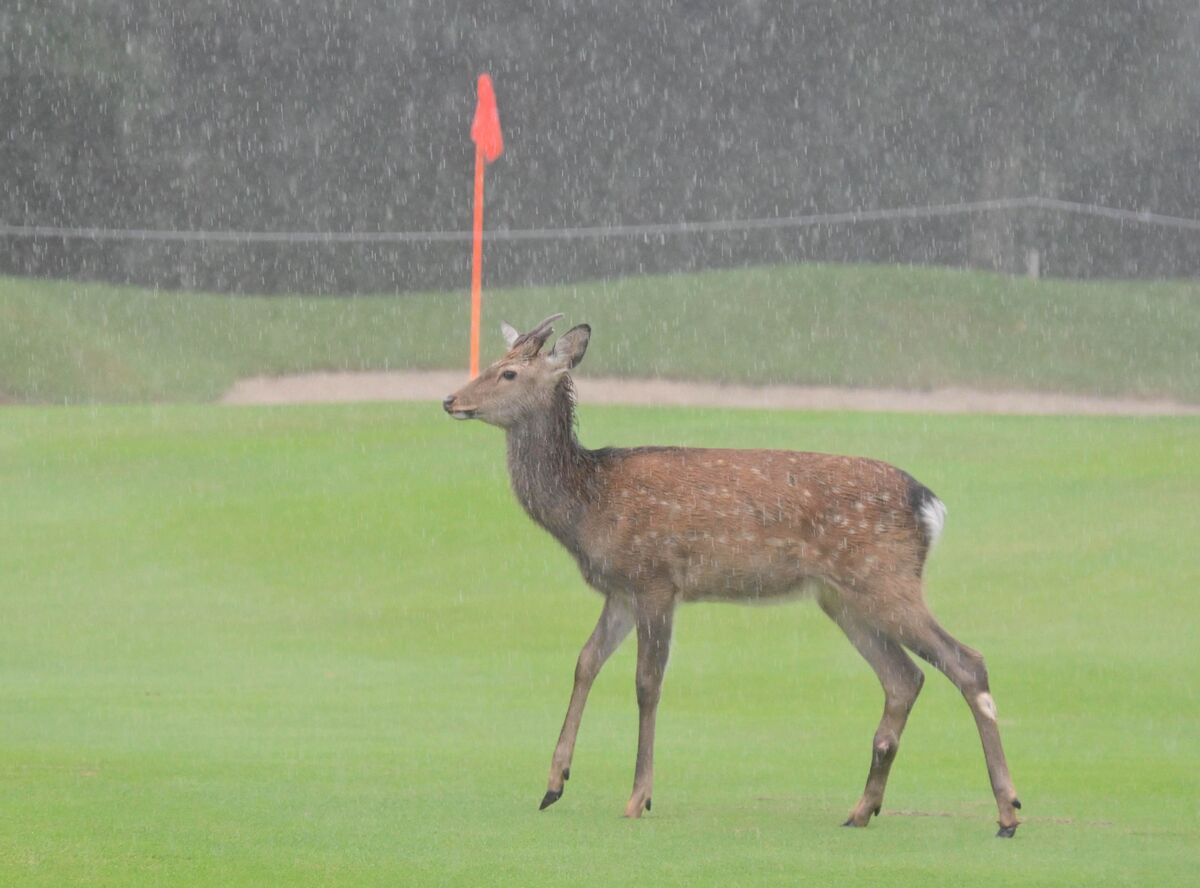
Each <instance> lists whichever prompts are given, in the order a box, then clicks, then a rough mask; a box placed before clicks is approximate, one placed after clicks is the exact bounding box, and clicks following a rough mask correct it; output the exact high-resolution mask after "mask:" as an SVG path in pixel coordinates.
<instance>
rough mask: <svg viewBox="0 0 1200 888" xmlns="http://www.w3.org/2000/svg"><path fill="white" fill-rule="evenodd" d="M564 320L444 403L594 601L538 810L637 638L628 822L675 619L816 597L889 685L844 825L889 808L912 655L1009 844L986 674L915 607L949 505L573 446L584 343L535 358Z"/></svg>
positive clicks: (726, 465)
mask: <svg viewBox="0 0 1200 888" xmlns="http://www.w3.org/2000/svg"><path fill="white" fill-rule="evenodd" d="M560 317H562V315H554V316H552V317H549V318H547V319H546V320H544V321H542V322H541V323H540V324H538V325H537V326H536V327H534V328H533V329H532V330H530V331H529V332H527V333H523V334H521V333H518V332H517V331H516V330H515V329H513V328H512V327H511V326H510V325H508V324H503V325H502V328H501V329H502V331H503V333H504V336H505V339H506V341H507V342H508V352H507V353H506V354H505V355H504V357H502V358H501V359H500V360H498V361H496V363H494V364H492V365H491V366H490V367H488V368H487V369H486V370H484V371H483V372H482V373H481V374H480V375H479V376H478V377H476V378H475V379H473V380H471V381H470V382H468V383H467V384H466V385H465V386H463V387H462V388H461V389H459V390H458V391H457V392H455V393H454V394H452V395H450V396H449V397H447V398H446V399H445V400H444V402H443V407H444V408H445V410H446V412H447V413H449V414H450V415H451V416H453V417H454V418H455V419H481V420H483V421H484V422H487V423H490V424H492V425H496V426H499V427H501V428H503V429H504V430H505V432H506V434H507V438H508V470H509V474H510V476H511V479H512V487H513V491H514V492H515V493H516V496H517V499H518V500H519V501H520V502H521V505H522V506H524V507H525V510H526V512H528V513H529V515H530V517H532V518H533V520H534V521H535V522H537V523H538V524H540V525H541V526H542V527H544V528H545V529H546V530H547V531H549V532H550V533H551V534H552V535H553V536H554V537H555V538H556V539H557V540H558V541H559V542H560V543H562V544H563V545H564V546H565V547H566V548H567V550H568V551H569V552H570V553H571V555H573V556H574V558H575V560H576V562H578V565H579V569H580V571H581V572H582V573H583V577H584V579H585V580H586V581H587V583H588V584H589V585H590V586H592V588H594V589H595V590H597V591H598V592H599V593H600V594H601V595H603V596H604V606H603V608H602V610H601V612H600V619H599V621H598V622H597V624H596V628H595V629H594V630H593V631H592V634H591V637H590V638H588V640H587V643H586V644H584V646H583V649H582V650H581V651H580V653H579V660H578V662H577V664H576V666H575V686H574V689H573V690H572V692H571V699H570V703H569V704H568V706H567V714H566V719H565V720H564V722H563V726H562V732H561V733H560V735H559V738H558V745H557V746H556V747H555V749H554V755H553V757H552V759H551V764H550V777H549V783H548V786H547V789H546V794H545V796H544V797H543V798H542V802H541V808H542V809H545V808H547V807H549V806H550V805H551V804H553V803H554V802H556V801H558V799H559V798H561V797H562V793H563V786H564V783H565V781H566V780H567V779H568V778H569V776H570V769H571V758H572V753H573V751H574V748H575V738H576V735H577V733H578V730H579V723H580V720H581V718H582V716H583V708H584V704H585V702H586V700H587V696H588V691H589V690H590V689H591V686H592V682H593V680H594V679H595V678H596V675H597V674H598V673H599V671H600V668H601V667H602V666H603V665H604V662H605V661H606V660H607V659H608V658H609V656H610V655H611V654H612V653H613V651H614V650H615V649H616V648H617V646H618V645H620V644H621V642H622V641H623V640H624V639H625V637H626V636H627V635H628V634H629V632H630V631H631V630H633V629H636V630H637V676H636V688H637V702H638V710H639V723H638V748H637V762H636V766H635V769H634V778H633V793H632V795H631V796H630V799H629V803H628V804H627V805H626V806H625V816H627V817H640V816H641V814H642V812H643V811H649V810H650V804H651V789H652V783H653V776H654V724H655V714H656V711H657V708H658V701H659V694H660V690H661V687H662V681H663V673H664V671H665V669H666V666H667V655H668V652H669V650H670V646H671V627H672V622H673V616H674V613H675V608H676V607H677V606H678V605H679V604H681V603H684V602H693V601H732V602H760V601H767V600H772V599H784V598H788V597H796V596H809V597H813V598H815V599H816V601H817V603H818V604H819V605H820V607H821V609H822V610H823V611H824V612H825V613H826V614H828V615H829V617H830V619H832V620H833V621H834V622H835V623H836V624H837V625H838V626H839V627H840V628H841V630H842V632H844V633H845V635H846V637H847V638H848V639H849V640H850V643H851V644H853V645H854V647H855V648H856V649H857V650H858V652H859V653H860V654H861V655H862V656H863V658H864V659H865V660H866V661H867V662H868V663H869V664H870V665H871V668H872V669H874V670H875V673H876V675H877V676H878V677H879V681H880V684H882V685H883V693H884V707H883V717H882V719H881V720H880V722H879V727H878V729H877V730H876V731H875V737H874V741H873V743H872V747H871V764H870V770H869V772H868V774H867V783H866V788H865V790H864V791H863V794H862V797H861V798H860V799H859V801H858V804H856V805H855V806H854V809H853V810H852V811H851V812H850V816H849V818H848V819H847V820H846V823H845V825H846V826H860V827H861V826H866V825H867V823H868V822H869V821H870V818H871V815H872V814H876V815H877V814H878V813H879V809H880V805H881V804H882V803H883V793H884V787H885V785H886V783H887V779H888V772H889V771H890V770H891V767H892V761H893V760H894V759H895V757H896V749H897V747H898V745H899V742H900V735H901V734H902V733H903V731H904V725H905V722H906V721H907V719H908V714H909V712H910V710H911V709H912V707H913V703H914V702H915V701H916V699H917V694H918V693H919V692H920V690H921V685H922V683H923V681H924V673H923V672H922V670H921V669H919V668H918V667H917V665H916V664H915V663H914V662H913V660H912V659H911V658H910V657H909V656H908V654H907V653H906V652H905V648H908V650H910V651H912V652H913V653H915V654H916V655H917V656H919V657H920V658H922V659H923V660H926V661H927V662H929V663H931V664H932V665H933V666H935V667H936V668H937V669H939V670H940V671H942V672H943V673H945V675H946V676H947V677H948V678H949V679H950V681H952V682H953V683H954V684H955V686H956V687H957V688H958V689H959V691H961V692H962V695H963V697H964V698H965V699H966V702H967V705H968V706H969V707H970V709H971V714H972V715H973V716H974V717H975V724H976V727H977V728H978V729H979V737H980V740H982V741H983V752H984V757H985V759H986V761H987V770H988V775H989V777H990V778H991V783H992V791H993V793H994V794H995V798H996V805H997V807H998V809H999V824H1000V831H999V833H998V835H1000V836H1004V837H1009V836H1012V835H1013V834H1014V833H1015V831H1016V829H1017V825H1018V820H1017V815H1016V811H1017V809H1019V808H1020V807H1021V803H1020V801H1018V799H1017V794H1016V791H1015V789H1014V788H1013V782H1012V779H1011V777H1010V776H1009V772H1008V765H1007V764H1006V762H1005V759H1004V750H1003V748H1002V747H1001V743H1000V729H999V727H998V725H997V723H996V706H995V703H994V702H993V700H992V696H991V694H990V692H989V690H988V675H987V671H986V669H985V668H984V662H983V657H982V656H980V654H979V653H978V652H977V651H975V650H972V649H971V648H969V647H967V646H966V645H964V644H961V643H960V642H958V641H957V640H955V639H954V638H953V637H952V636H951V635H950V634H949V633H948V632H946V630H944V629H943V628H942V627H941V626H940V625H939V624H938V622H937V620H935V619H934V617H933V615H932V614H931V613H930V612H929V609H928V608H927V607H926V605H925V601H924V597H923V594H922V590H921V573H922V568H923V566H924V563H925V558H926V556H927V555H928V554H929V550H930V547H932V546H933V544H934V543H935V542H936V541H937V538H938V536H939V535H940V534H941V532H942V526H943V524H944V522H945V517H946V507H945V506H944V505H943V504H942V501H941V500H939V499H938V498H937V497H936V496H934V494H933V493H932V491H930V490H929V488H927V487H925V486H924V485H923V484H921V483H920V482H918V481H917V480H916V479H914V478H913V477H912V476H911V475H909V474H907V473H906V472H903V471H901V470H900V469H897V468H895V467H894V466H891V465H888V464H887V463H883V462H879V461H877V460H873V459H863V458H857V457H846V456H831V455H827V454H822V453H801V452H792V451H787V450H710V449H700V448H690V447H632V448H616V447H606V448H603V449H600V450H589V449H587V448H586V447H583V446H582V445H580V443H579V441H578V440H577V438H576V435H575V423H574V413H575V395H574V388H573V386H572V383H571V375H570V371H571V370H572V369H573V368H574V367H576V366H577V365H578V364H579V362H580V361H581V360H582V359H583V356H584V353H585V352H586V350H587V346H588V339H589V338H590V336H591V328H590V327H589V326H588V325H587V324H580V325H579V326H577V327H574V328H572V329H571V330H569V331H567V332H566V333H565V334H563V336H561V337H560V338H559V339H558V341H557V342H555V344H554V346H553V348H551V349H550V351H549V352H548V353H543V348H544V346H545V344H546V342H547V340H548V339H549V338H550V336H551V335H552V333H553V329H552V326H551V325H552V324H553V322H554V321H556V320H557V319H558V318H560Z"/></svg>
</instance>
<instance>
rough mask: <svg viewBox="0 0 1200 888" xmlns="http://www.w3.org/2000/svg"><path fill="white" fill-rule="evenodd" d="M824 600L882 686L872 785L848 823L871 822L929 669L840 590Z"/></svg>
mask: <svg viewBox="0 0 1200 888" xmlns="http://www.w3.org/2000/svg"><path fill="white" fill-rule="evenodd" d="M819 601H820V604H821V609H822V610H824V611H825V613H826V614H828V615H829V617H830V619H832V620H833V621H834V622H835V623H837V624H838V626H839V627H840V628H841V630H842V631H843V632H844V633H845V634H846V637H847V638H848V639H849V640H850V643H851V644H853V645H854V647H855V649H856V650H857V651H858V652H859V653H860V654H862V656H863V659H864V660H866V661H867V662H868V663H869V664H870V665H871V668H872V669H874V670H875V675H876V676H878V678H879V683H880V684H881V685H882V686H883V696H884V699H883V716H882V718H880V720H879V727H878V728H876V730H875V737H874V739H873V740H872V742H871V768H870V771H869V772H868V773H867V785H866V787H865V788H864V790H863V794H862V798H860V799H859V800H858V804H857V805H855V806H854V810H853V811H851V812H850V817H849V818H848V819H847V820H846V822H845V823H844V824H843V826H866V825H867V823H868V822H869V821H870V820H871V815H872V814H878V813H879V808H880V806H881V805H882V804H883V793H884V790H885V788H886V787H887V780H888V773H889V772H890V771H891V769H892V762H893V761H894V760H895V758H896V751H897V749H899V746H900V735H901V734H903V733H904V725H905V724H906V723H907V722H908V714H909V712H911V711H912V707H913V704H914V703H916V701H917V695H918V694H919V693H920V692H921V685H922V684H923V683H924V681H925V674H924V673H923V672H922V671H921V670H920V668H919V667H918V666H917V664H916V663H914V662H913V661H912V658H911V657H909V656H908V654H906V653H905V652H904V648H903V647H901V645H900V643H899V642H898V641H896V639H894V638H893V637H891V636H890V635H889V634H888V633H887V632H885V631H883V630H882V629H881V628H880V627H879V626H878V625H877V624H874V623H873V622H872V621H871V620H870V619H869V618H868V617H866V616H864V615H863V614H861V613H859V612H856V611H855V610H854V609H853V608H852V607H851V606H849V605H848V604H847V602H846V601H844V600H843V599H842V597H841V596H840V595H839V594H837V593H836V592H834V591H833V590H828V591H827V592H825V593H823V594H822V595H821V596H820V599H819Z"/></svg>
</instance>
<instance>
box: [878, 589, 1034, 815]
mask: <svg viewBox="0 0 1200 888" xmlns="http://www.w3.org/2000/svg"><path fill="white" fill-rule="evenodd" d="M890 616H891V617H893V618H894V622H893V624H892V625H893V628H894V633H895V635H896V637H897V638H899V639H900V641H902V642H903V643H904V645H905V647H907V648H909V649H910V650H911V651H912V652H913V653H915V654H916V655H917V656H918V657H920V658H921V659H923V660H925V661H927V662H928V663H930V664H931V665H933V666H935V667H937V669H938V670H940V671H941V672H942V673H943V674H945V676H946V677H947V678H949V679H950V681H952V682H953V683H954V686H955V687H957V688H958V690H959V692H960V693H961V694H962V695H963V698H964V699H965V700H966V701H967V705H968V706H969V707H970V708H971V714H972V715H973V716H974V717H975V727H976V728H977V729H978V730H979V739H980V741H981V742H982V744H983V755H984V759H985V760H986V761H987V771H988V777H989V779H990V780H991V784H992V794H993V795H994V796H995V798H996V808H997V810H998V811H999V824H1000V831H999V832H998V833H996V835H998V836H1000V837H1002V838H1011V837H1012V835H1013V834H1014V833H1015V832H1016V831H1017V826H1018V824H1019V823H1020V821H1018V820H1017V809H1019V808H1020V807H1021V802H1020V800H1019V799H1018V798H1017V791H1016V788H1015V787H1014V786H1013V781H1012V777H1011V775H1010V774H1009V771H1008V762H1007V761H1006V759H1005V757H1004V747H1003V745H1002V744H1001V742H1000V726H999V725H998V724H997V721H996V703H995V701H994V700H993V699H992V694H991V690H990V689H989V687H988V673H987V667H986V665H985V664H984V662H983V655H982V654H980V653H979V651H977V650H975V649H974V648H970V647H967V645H965V644H963V643H962V642H960V641H959V640H958V639H956V638H954V636H952V635H951V634H950V633H949V632H947V631H946V630H945V629H943V628H942V627H941V626H940V625H939V624H938V621H937V620H936V619H934V616H933V614H931V613H930V612H929V610H928V608H926V607H925V604H924V602H922V601H919V600H918V601H916V602H909V603H908V604H906V606H905V607H904V608H902V609H898V610H896V611H895V612H893V613H892V614H891V615H890Z"/></svg>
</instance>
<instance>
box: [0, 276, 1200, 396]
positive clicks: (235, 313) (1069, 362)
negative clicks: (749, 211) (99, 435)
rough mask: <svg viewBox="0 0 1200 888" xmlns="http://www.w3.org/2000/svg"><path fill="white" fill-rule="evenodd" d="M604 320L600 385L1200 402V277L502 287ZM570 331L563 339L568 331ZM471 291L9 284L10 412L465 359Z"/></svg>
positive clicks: (5, 329) (502, 311)
mask: <svg viewBox="0 0 1200 888" xmlns="http://www.w3.org/2000/svg"><path fill="white" fill-rule="evenodd" d="M558 311H561V312H565V313H566V315H567V318H566V320H567V323H569V324H576V323H579V322H581V321H586V322H588V323H590V324H591V325H592V326H593V328H594V329H595V330H596V340H595V342H594V343H593V345H594V346H601V345H603V347H595V348H593V349H592V352H593V353H592V354H590V355H589V356H588V371H589V372H590V373H595V374H597V375H600V374H611V375H616V376H662V377H667V378H673V379H705V380H716V381H721V382H747V383H771V382H791V383H813V384H819V385H848V386H883V387H887V388H918V389H923V388H936V387H940V386H967V387H970V388H976V389H985V390H994V389H1030V390H1034V391H1049V392H1071V393H1076V394H1090V395H1132V396H1159V397H1174V398H1177V399H1179V400H1182V401H1188V402H1192V403H1200V349H1198V348H1197V346H1196V331H1197V330H1200V285H1197V284H1196V283H1195V282H1193V281H1166V282H1150V281H1107V282H1105V281H1094V282H1079V281H1061V280H1042V281H1029V280H1025V279H1023V278H1013V277H1006V276H1003V275H996V274H987V273H984V272H977V271H956V270H953V269H947V268H933V267H925V268H922V267H898V266H882V265H878V266H877V265H821V264H804V265H789V266H773V267H761V268H738V269H729V270H726V271H709V272H702V273H697V274H675V275H650V276H641V277H628V278H623V279H619V280H612V281H597V282H591V283H582V284H577V285H571V286H561V287H538V288H530V289H510V290H489V291H488V294H487V298H486V307H485V311H484V321H485V326H486V337H485V339H484V354H485V356H487V355H494V354H495V349H496V348H497V347H498V346H499V345H500V338H499V335H498V333H497V328H498V325H499V322H500V319H501V318H507V319H508V320H509V321H511V322H513V323H514V324H516V325H517V326H518V327H522V329H524V328H525V327H526V326H532V325H533V324H535V323H537V322H538V321H539V320H541V319H542V318H543V317H546V316H547V315H549V314H552V313H554V312H558ZM564 329H565V328H564ZM466 360H467V302H466V299H465V296H464V294H462V293H413V294H401V295H395V294H393V295H390V296H386V297H382V296H376V297H359V298H320V297H304V296H277V297H250V296H218V295H213V294H206V293H188V292H174V293H173V292H167V291H163V292H152V291H149V290H142V289H138V288H136V287H113V286H107V285H103V284H80V283H75V282H71V281H44V280H26V279H18V278H0V400H3V399H4V398H10V399H13V400H16V401H27V402H38V401H41V402H51V403H55V402H57V403H62V402H73V403H78V402H96V401H101V402H102V401H109V402H111V401H207V400H213V399H215V398H217V397H219V396H220V395H221V394H222V393H223V392H224V391H225V390H226V389H227V388H228V387H229V386H230V385H232V384H233V383H234V382H235V381H236V380H237V379H238V378H240V377H242V376H249V375H254V374H264V373H265V374H278V373H290V372H297V371H302V370H367V369H422V368H446V367H462V366H465V364H466Z"/></svg>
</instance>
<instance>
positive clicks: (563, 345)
mask: <svg viewBox="0 0 1200 888" xmlns="http://www.w3.org/2000/svg"><path fill="white" fill-rule="evenodd" d="M591 335H592V328H591V327H589V326H588V325H587V324H580V325H579V326H578V327H572V328H571V329H570V330H568V331H567V332H566V333H564V334H563V335H562V336H560V337H558V342H556V343H554V348H552V349H551V350H550V354H549V355H548V356H547V357H546V360H548V361H549V362H550V365H551V366H552V367H554V369H555V370H556V371H558V372H560V373H565V372H566V371H567V370H570V369H572V368H574V367H578V366H579V362H580V361H582V360H583V355H584V353H585V352H586V351H587V347H588V339H590V338H591Z"/></svg>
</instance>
